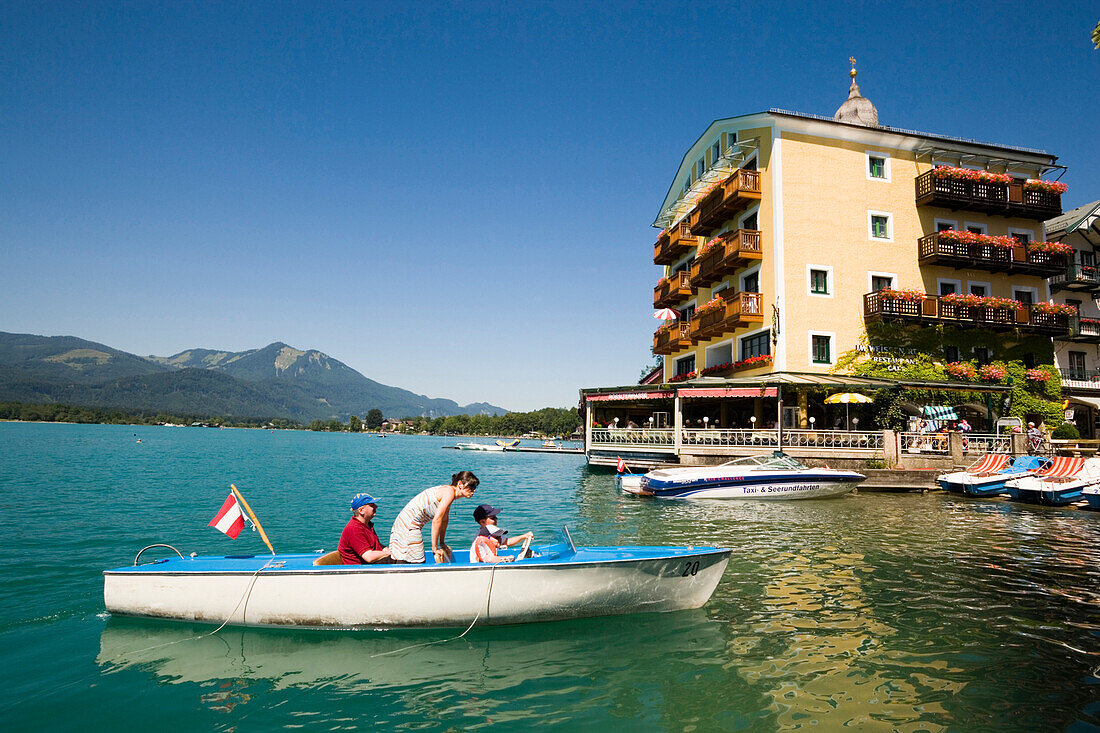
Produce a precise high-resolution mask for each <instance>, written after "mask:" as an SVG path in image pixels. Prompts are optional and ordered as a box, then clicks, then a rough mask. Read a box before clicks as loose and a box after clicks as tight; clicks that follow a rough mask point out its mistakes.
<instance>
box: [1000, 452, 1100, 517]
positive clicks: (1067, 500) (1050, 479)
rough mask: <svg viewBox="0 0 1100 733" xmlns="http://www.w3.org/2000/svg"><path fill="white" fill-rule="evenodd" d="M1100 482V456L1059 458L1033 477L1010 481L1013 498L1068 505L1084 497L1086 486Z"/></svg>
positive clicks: (1038, 502)
mask: <svg viewBox="0 0 1100 733" xmlns="http://www.w3.org/2000/svg"><path fill="white" fill-rule="evenodd" d="M1097 485H1100V458H1088V459H1085V458H1080V457H1073V458H1068V457H1059V458H1055V459H1054V460H1053V462H1051V464H1050V465H1049V466H1048V467H1046V468H1044V469H1043V470H1041V471H1039V472H1037V473H1036V474H1034V475H1033V476H1026V477H1024V478H1020V479H1016V480H1015V481H1009V482H1008V483H1007V484H1005V490H1006V491H1007V492H1008V496H1009V498H1010V499H1012V500H1013V501H1026V502H1031V503H1035V504H1049V505H1051V506H1065V505H1066V504H1072V503H1073V502H1075V501H1079V500H1080V499H1082V498H1084V494H1083V491H1084V489H1086V488H1088V487H1092V486H1097Z"/></svg>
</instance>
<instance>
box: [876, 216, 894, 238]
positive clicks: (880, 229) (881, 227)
mask: <svg viewBox="0 0 1100 733" xmlns="http://www.w3.org/2000/svg"><path fill="white" fill-rule="evenodd" d="M871 238H872V239H886V240H889V239H892V234H891V232H890V215H889V214H871Z"/></svg>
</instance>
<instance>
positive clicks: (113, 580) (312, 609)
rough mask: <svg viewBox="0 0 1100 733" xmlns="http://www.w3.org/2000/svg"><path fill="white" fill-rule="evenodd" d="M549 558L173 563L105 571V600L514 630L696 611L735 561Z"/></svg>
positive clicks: (586, 555)
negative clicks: (385, 562)
mask: <svg viewBox="0 0 1100 733" xmlns="http://www.w3.org/2000/svg"><path fill="white" fill-rule="evenodd" d="M542 554H543V557H542V558H534V559H528V560H523V561H520V562H516V563H508V564H500V565H485V564H470V563H468V562H467V563H454V564H447V565H435V564H425V565H375V566H370V565H349V566H342V565H330V566H324V565H322V566H312V561H313V560H314V559H316V557H317V556H316V555H284V556H277V557H276V562H275V563H274V564H273V565H272V566H270V567H263V566H264V564H265V563H266V562H268V561H269V560H270V559H271V558H264V557H255V558H193V559H192V558H185V559H175V558H173V559H171V560H168V561H164V562H161V563H157V564H155V565H151V566H148V565H145V566H139V567H136V568H118V569H116V570H108V571H106V572H105V573H104V587H103V599H104V604H105V605H106V607H107V610H108V611H109V612H110V613H112V614H119V615H126V616H142V617H152V618H166V619H177V620H185V621H196V622H205V623H216V624H221V623H223V622H225V621H226V620H227V619H228V623H230V624H234V625H246V626H290V627H299V628H347V629H358V628H404V627H453V626H468V625H470V624H471V623H472V622H473V621H474V619H475V618H477V623H478V624H479V625H487V624H515V623H527V622H535V621H555V620H562V619H570V618H580V617H588V616H608V615H615V614H623V613H636V612H642V611H675V610H681V609H688V608H698V607H699V606H702V605H703V604H704V603H706V601H707V600H708V599H709V598H710V596H711V594H712V593H713V592H714V589H715V587H716V586H717V584H718V581H719V580H720V579H721V577H722V573H723V572H724V570H725V567H726V564H727V562H728V561H729V550H723V549H715V548H704V549H691V548H684V549H677V548H587V549H579V550H577V552H576V553H575V554H573V553H572V552H569V551H566V552H563V553H560V554H557V555H556V556H555V557H550V558H549V559H546V558H547V557H549V556H550V555H552V554H555V553H542ZM261 568H263V569H261ZM250 585H251V588H250V587H249V586H250Z"/></svg>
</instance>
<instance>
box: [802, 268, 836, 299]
mask: <svg viewBox="0 0 1100 733" xmlns="http://www.w3.org/2000/svg"><path fill="white" fill-rule="evenodd" d="M814 270H822V271H824V272H825V284H826V286H827V288H828V292H826V293H815V292H814V281H813V271H814ZM834 292H836V281H835V280H833V268H832V267H830V266H829V265H806V295H808V296H810V297H811V298H831V297H833V293H834Z"/></svg>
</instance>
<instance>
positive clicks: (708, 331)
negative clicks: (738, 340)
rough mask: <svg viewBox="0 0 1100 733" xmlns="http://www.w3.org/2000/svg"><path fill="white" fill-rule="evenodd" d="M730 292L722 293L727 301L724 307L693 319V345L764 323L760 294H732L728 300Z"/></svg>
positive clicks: (691, 333)
mask: <svg viewBox="0 0 1100 733" xmlns="http://www.w3.org/2000/svg"><path fill="white" fill-rule="evenodd" d="M728 292H730V291H728V290H726V291H723V292H722V298H723V299H724V300H725V301H726V302H725V303H724V304H723V305H722V306H720V307H718V308H715V309H714V310H710V311H707V312H705V313H703V314H702V315H698V314H697V315H696V316H695V317H694V318H693V319H692V321H691V332H690V335H691V341H692V343H699V342H700V341H705V340H706V339H710V338H714V337H715V336H721V335H722V334H725V333H733V332H734V331H735V330H737V329H738V328H740V327H742V326H746V325H748V324H750V323H763V322H764V309H763V301H762V299H761V297H760V293H738V292H732V293H730V295H729V297H728V298H727V296H726V293H728Z"/></svg>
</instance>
